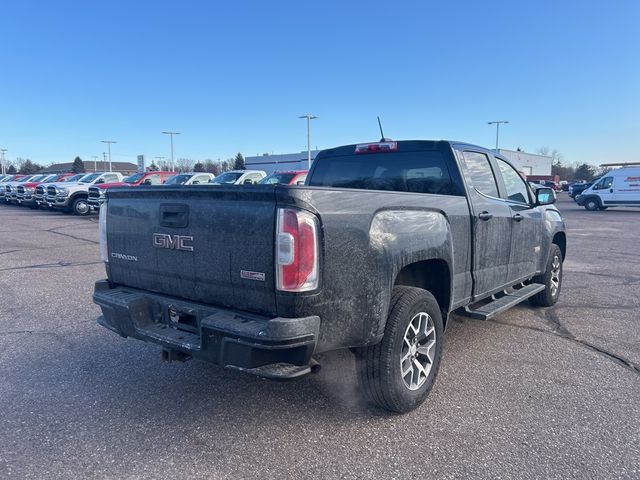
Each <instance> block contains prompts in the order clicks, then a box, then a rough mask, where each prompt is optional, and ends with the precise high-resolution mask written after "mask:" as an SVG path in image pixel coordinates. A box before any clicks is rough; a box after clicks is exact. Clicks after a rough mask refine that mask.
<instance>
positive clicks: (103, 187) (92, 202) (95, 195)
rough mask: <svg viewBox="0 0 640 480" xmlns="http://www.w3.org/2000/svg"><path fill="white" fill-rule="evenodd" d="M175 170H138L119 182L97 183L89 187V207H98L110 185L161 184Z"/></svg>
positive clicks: (173, 173)
mask: <svg viewBox="0 0 640 480" xmlns="http://www.w3.org/2000/svg"><path fill="white" fill-rule="evenodd" d="M175 175H176V172H138V173H134V174H133V175H129V176H128V177H126V178H125V179H124V180H122V181H121V182H113V183H99V184H97V185H95V186H93V187H89V201H88V202H89V206H90V207H91V209H92V210H93V209H97V208H100V205H102V204H103V203H104V200H105V196H104V195H105V192H106V191H107V188H111V187H137V186H138V185H162V184H163V183H165V182H166V181H167V180H169V179H170V178H171V177H173V176H175Z"/></svg>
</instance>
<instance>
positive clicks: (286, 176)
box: [258, 170, 308, 185]
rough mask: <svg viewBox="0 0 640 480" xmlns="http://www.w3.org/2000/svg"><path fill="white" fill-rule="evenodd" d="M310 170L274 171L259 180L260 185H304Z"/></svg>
mask: <svg viewBox="0 0 640 480" xmlns="http://www.w3.org/2000/svg"><path fill="white" fill-rule="evenodd" d="M307 173H308V170H292V171H289V172H274V173H272V174H271V175H267V176H266V177H264V178H263V179H262V180H260V181H259V182H258V185H304V181H305V180H306V179H307Z"/></svg>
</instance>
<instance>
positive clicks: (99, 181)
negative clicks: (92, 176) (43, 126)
mask: <svg viewBox="0 0 640 480" xmlns="http://www.w3.org/2000/svg"><path fill="white" fill-rule="evenodd" d="M100 183H104V178H101V179H100V180H97V181H96V185H98V184H100Z"/></svg>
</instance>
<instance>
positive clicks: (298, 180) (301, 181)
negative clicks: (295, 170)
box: [296, 173, 307, 185]
mask: <svg viewBox="0 0 640 480" xmlns="http://www.w3.org/2000/svg"><path fill="white" fill-rule="evenodd" d="M306 179H307V174H306V173H302V174H300V175H298V178H296V185H304V182H305V180H306Z"/></svg>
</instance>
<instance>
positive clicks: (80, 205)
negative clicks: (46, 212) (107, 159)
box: [46, 172, 123, 215]
mask: <svg viewBox="0 0 640 480" xmlns="http://www.w3.org/2000/svg"><path fill="white" fill-rule="evenodd" d="M122 179H123V175H122V174H121V173H119V172H93V173H88V174H87V175H85V176H84V177H82V178H81V179H80V180H78V181H77V182H62V183H50V184H48V185H47V191H46V202H47V205H48V206H49V207H51V208H59V209H63V210H65V211H67V212H68V213H74V214H76V215H87V214H88V213H90V212H91V207H90V206H89V201H88V197H89V187H90V186H91V185H98V184H101V183H113V182H120V181H122Z"/></svg>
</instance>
